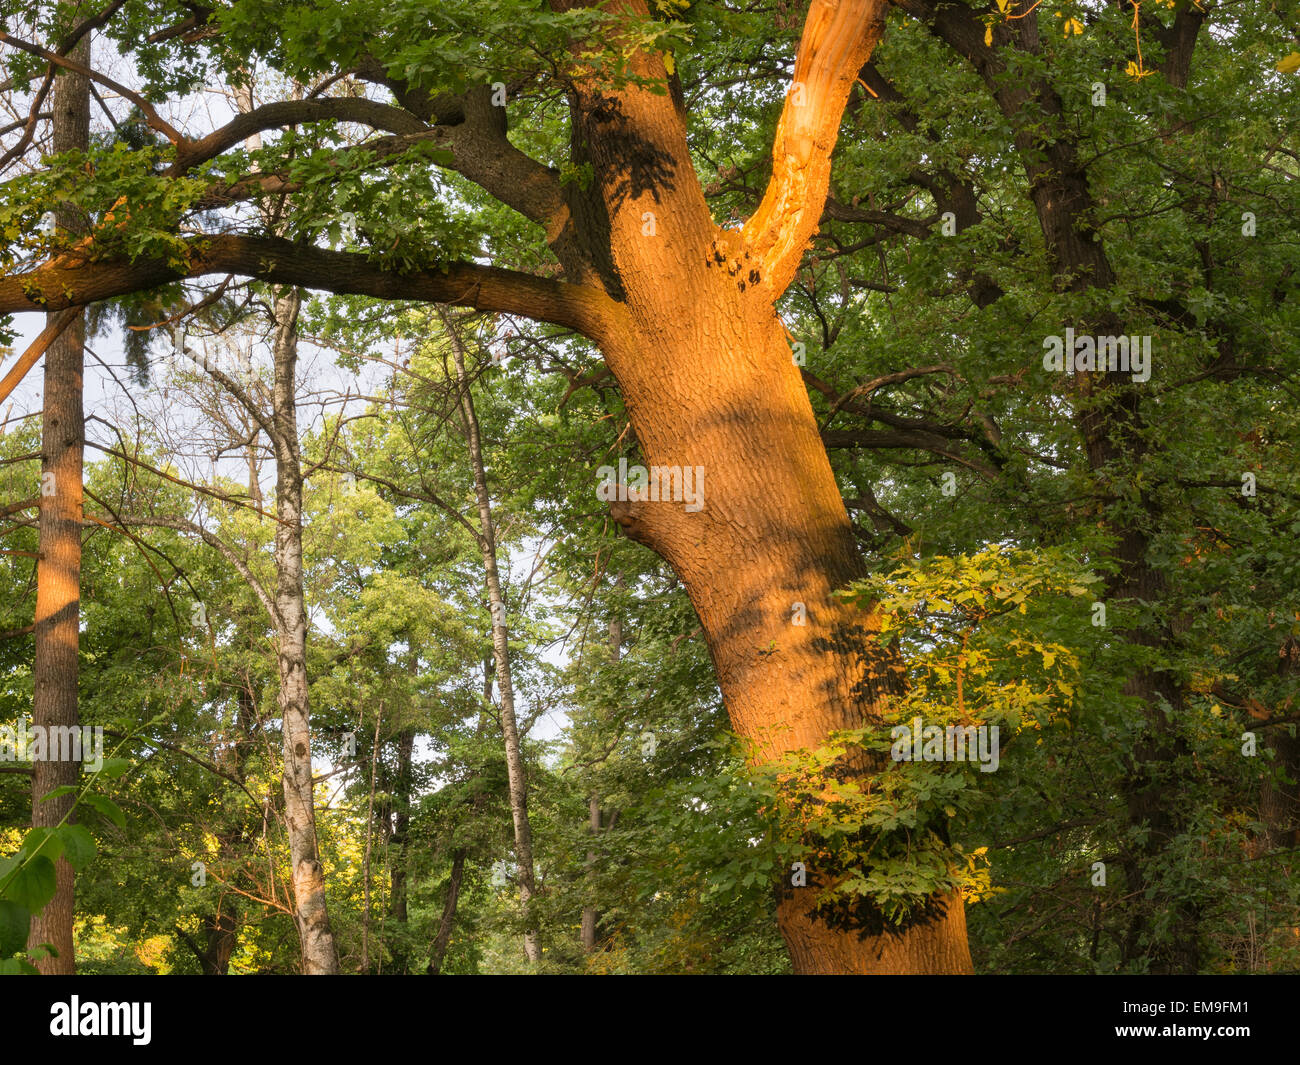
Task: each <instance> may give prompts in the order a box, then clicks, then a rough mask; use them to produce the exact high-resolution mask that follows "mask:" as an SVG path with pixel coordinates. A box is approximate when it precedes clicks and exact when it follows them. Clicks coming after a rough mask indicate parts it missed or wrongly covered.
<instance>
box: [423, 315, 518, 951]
mask: <svg viewBox="0 0 1300 1065" xmlns="http://www.w3.org/2000/svg"><path fill="white" fill-rule="evenodd" d="M443 323H444V325H445V326H446V329H447V336H448V339H449V340H450V341H451V350H452V357H453V359H454V360H455V365H456V387H457V389H458V390H459V393H460V410H461V422H462V425H463V427H464V430H465V439H466V442H467V444H468V446H469V457H470V462H471V463H472V464H473V467H474V495H475V498H476V500H477V502H478V516H479V536H478V541H479V550H480V552H481V553H482V555H483V572H484V577H485V580H486V583H487V591H488V609H489V612H490V614H491V617H492V655H493V658H494V659H495V661H496V675H497V689H498V691H499V692H500V703H501V733H502V736H503V737H504V739H505V747H506V775H507V779H508V781H509V786H510V816H511V819H512V820H513V822H514V829H515V862H516V864H517V866H518V872H517V874H516V878H517V880H518V882H519V901H520V902H521V903H522V905H523V908H524V917H525V922H526V923H525V930H524V954H525V955H526V956H527V958H528V960H529V962H532V963H534V964H535V963H537V962H538V961H540V960H541V956H542V952H541V946H540V944H539V942H538V936H537V922H536V918H535V917H534V916H533V914H532V912H531V904H532V900H533V896H534V895H536V893H537V886H536V882H535V880H534V874H533V830H532V826H531V825H530V824H529V821H528V776H527V773H526V771H525V769H524V759H523V753H522V750H521V748H520V744H519V724H518V720H517V718H516V716H515V693H514V683H513V680H512V678H511V671H510V643H509V635H510V633H509V630H508V629H507V627H506V606H505V597H504V596H503V595H502V593H501V575H500V572H499V571H498V569H497V541H496V528H495V526H494V525H493V522H492V502H491V498H490V497H489V495H488V486H487V474H486V471H485V469H484V466H483V447H482V441H481V440H480V438H479V427H478V416H477V415H476V414H475V412H474V398H473V396H471V395H470V390H469V379H468V376H467V375H466V373H465V352H464V349H463V346H462V345H461V341H460V336H459V334H458V333H457V332H456V323H455V322H453V321H452V320H451V318H450V317H449V316H447V315H446V314H444V315H443Z"/></svg>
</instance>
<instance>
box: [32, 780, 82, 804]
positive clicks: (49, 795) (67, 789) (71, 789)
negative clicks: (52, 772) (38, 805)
mask: <svg viewBox="0 0 1300 1065" xmlns="http://www.w3.org/2000/svg"><path fill="white" fill-rule="evenodd" d="M80 790H81V788H80V787H78V786H77V785H76V784H60V785H59V786H58V787H57V788H55V789H54V790H53V791H49V792H46V793H45V795H43V796H42V797H41V802H49V801H50V800H51V799H57V798H58V797H59V796H60V795H75V794H76V793H77V792H79V791H80Z"/></svg>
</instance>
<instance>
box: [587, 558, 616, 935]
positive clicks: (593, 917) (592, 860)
mask: <svg viewBox="0 0 1300 1065" xmlns="http://www.w3.org/2000/svg"><path fill="white" fill-rule="evenodd" d="M614 583H615V587H616V588H618V589H619V590H620V591H621V590H622V588H623V577H622V575H621V574H620V575H619V577H618V579H617V580H616V581H615V582H614ZM622 649H623V622H622V621H620V620H619V618H618V617H617V615H616V616H614V617H612V618H610V619H609V660H610V662H611V663H617V662H618V660H619V655H620V654H621V652H622ZM587 831H589V832H590V833H591V837H592V839H593V840H594V839H595V838H596V837H597V836H599V835H600V833H601V812H600V797H599V796H598V795H594V794H593V795H592V796H591V798H589V799H588V800H587ZM595 866H596V852H595V851H594V850H589V851H587V891H588V894H589V896H590V898H591V900H592V903H593V904H592V905H590V906H584V907H583V909H582V952H583V953H584V954H594V953H595V951H596V942H597V939H596V924H597V922H598V921H599V919H600V911H599V910H597V909H596V907H595V905H594V903H595V892H596V889H595V884H594V877H593V875H592V874H593V872H594V870H595Z"/></svg>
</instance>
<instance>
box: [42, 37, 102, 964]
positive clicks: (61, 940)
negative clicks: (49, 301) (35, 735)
mask: <svg viewBox="0 0 1300 1065" xmlns="http://www.w3.org/2000/svg"><path fill="white" fill-rule="evenodd" d="M71 57H72V58H73V59H75V60H76V61H77V62H79V63H83V64H88V63H89V62H90V40H89V37H87V38H84V39H83V40H82V42H81V43H80V44H78V45H77V47H76V48H75V49H74V50H73V52H72V56H71ZM53 112H54V113H53V143H52V148H53V150H54V151H55V152H68V151H78V150H80V151H84V150H85V149H86V148H87V147H88V145H89V143H90V82H89V80H88V79H87V78H85V77H83V76H81V75H79V74H73V73H70V72H67V71H63V72H60V73H59V75H58V76H57V77H56V78H55V81H54V106H53ZM55 221H56V223H57V225H58V226H59V227H60V229H71V228H73V227H76V226H78V225H79V219H78V216H77V213H76V212H75V211H68V210H61V211H57V212H56V214H55ZM47 317H48V318H51V319H52V318H53V317H54V316H53V315H50V316H47ZM85 341H86V318H85V314H84V313H82V314H79V315H77V317H76V319H75V320H74V321H73V322H72V324H71V325H69V326H68V327H67V328H66V329H64V331H63V333H62V334H61V335H60V336H58V337H57V338H56V339H55V340H54V342H53V343H52V344H51V345H50V347H49V349H48V350H47V351H46V354H45V410H44V418H43V420H42V430H41V452H42V461H41V510H40V530H39V542H40V546H39V555H40V558H39V560H38V561H37V564H36V617H35V629H34V635H35V641H36V653H35V660H34V662H33V666H32V671H33V675H34V677H35V687H34V693H33V700H32V724H33V726H36V727H44V728H47V729H48V728H51V727H53V728H76V727H77V726H78V724H79V715H78V711H77V677H78V659H77V654H78V642H79V629H80V612H81V520H82V515H81V501H82V486H81V477H82V452H83V449H84V442H85V416H84V414H83V411H82V372H83V364H84V359H85ZM47 486H48V487H47ZM50 489H52V490H53V494H52V495H47V494H46V493H47V491H49V490H50ZM65 734H67V733H65ZM64 746H65V745H63V744H57V745H56V744H53V743H51V744H50V745H49V749H48V750H47V755H48V758H46V759H41V760H38V761H36V762H35V763H34V765H33V767H32V826H33V827H34V828H39V827H43V826H44V827H49V826H53V825H57V824H58V823H59V822H60V821H62V820H63V818H64V817H65V816H66V815H67V814H68V811H69V810H71V809H72V803H73V796H71V795H61V796H59V797H58V798H55V799H51V800H49V801H48V802H42V801H41V800H42V799H44V798H45V796H46V795H48V794H49V793H50V792H51V791H53V790H54V789H55V788H57V787H61V786H64V785H75V784H76V783H77V780H78V777H79V775H80V769H81V767H80V766H79V765H78V763H77V762H76V761H74V760H72V757H71V755H72V752H71V750H60V749H59V748H60V747H64ZM59 754H67V755H68V759H67V760H66V761H60V760H58V759H57V756H58V755H59ZM55 878H56V879H55V893H54V898H53V899H52V900H50V902H49V904H48V905H46V907H45V908H44V909H43V910H42V911H41V912H40V913H38V914H36V915H35V916H34V917H33V918H32V924H31V931H30V935H29V937H28V945H29V948H34V947H38V946H40V945H41V944H43V943H48V944H50V946H52V947H53V948H54V950H55V951H57V956H52V957H46V958H41V959H39V960H38V961H37V962H36V967H37V969H39V970H40V971H41V972H42V973H44V974H47V975H60V976H63V975H70V974H71V973H72V972H73V971H74V969H75V958H74V955H73V935H72V933H73V917H74V902H73V879H74V878H73V872H72V866H71V865H69V864H68V863H67V861H66V860H65V859H63V858H59V859H58V861H57V862H56V863H55Z"/></svg>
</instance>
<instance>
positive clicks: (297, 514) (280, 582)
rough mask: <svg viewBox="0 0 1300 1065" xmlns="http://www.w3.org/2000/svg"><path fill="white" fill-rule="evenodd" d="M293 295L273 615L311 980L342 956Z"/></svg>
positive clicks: (282, 301)
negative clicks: (324, 783)
mask: <svg viewBox="0 0 1300 1065" xmlns="http://www.w3.org/2000/svg"><path fill="white" fill-rule="evenodd" d="M298 308H299V297H298V294H297V293H296V292H287V293H282V294H281V295H278V296H277V297H276V300H275V346H274V357H275V383H274V412H273V416H272V421H273V425H274V428H275V434H274V439H273V441H272V442H273V445H274V448H275V465H276V484H275V502H276V517H277V518H278V519H279V521H278V522H277V524H276V529H275V572H276V586H275V608H276V614H277V616H278V625H279V631H278V633H277V636H278V645H279V646H278V650H277V664H278V667H279V677H280V693H279V702H280V715H281V718H282V720H283V728H284V816H285V827H286V830H287V832H288V836H289V861H290V865H291V867H292V870H293V898H294V911H295V913H294V916H295V921H296V923H297V925H298V934H299V938H300V940H301V945H302V971H303V973H304V974H306V975H309V976H310V975H334V974H336V973H338V971H339V961H338V951H337V949H336V948H335V944H334V934H333V932H332V931H331V929H330V920H329V911H328V908H327V906H326V902H325V875H324V871H323V870H322V867H321V862H320V852H319V845H318V842H317V839H316V807H315V803H314V799H313V794H312V768H311V708H310V704H309V700H308V686H307V611H306V609H305V606H304V601H303V586H302V483H303V478H302V462H301V457H300V455H299V450H298V411H297V401H296V400H297V392H296V369H297V364H298V333H297V329H298Z"/></svg>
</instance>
